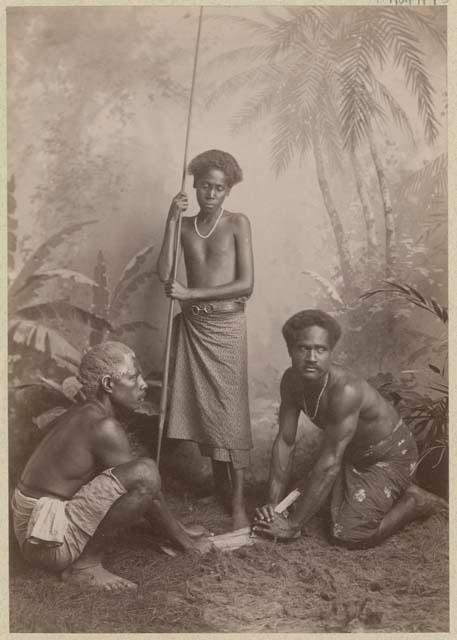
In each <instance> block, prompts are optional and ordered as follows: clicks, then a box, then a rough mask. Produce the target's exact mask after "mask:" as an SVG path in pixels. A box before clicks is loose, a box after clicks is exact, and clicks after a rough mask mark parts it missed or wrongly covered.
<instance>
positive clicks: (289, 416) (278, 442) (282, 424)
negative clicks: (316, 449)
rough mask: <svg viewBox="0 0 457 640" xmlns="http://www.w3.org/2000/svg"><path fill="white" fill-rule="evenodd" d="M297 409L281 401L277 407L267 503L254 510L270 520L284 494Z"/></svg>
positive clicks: (296, 422) (289, 472)
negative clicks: (277, 423) (275, 434)
mask: <svg viewBox="0 0 457 640" xmlns="http://www.w3.org/2000/svg"><path fill="white" fill-rule="evenodd" d="M298 416H299V411H298V409H297V408H296V407H294V406H291V405H290V404H287V403H286V402H284V401H283V402H281V406H280V408H279V431H278V435H277V436H276V439H275V441H274V443H273V449H272V454H271V465H270V480H269V496H268V500H269V501H268V504H266V505H265V506H263V507H260V508H259V509H257V510H256V515H257V517H260V518H264V519H266V520H272V519H273V517H274V508H275V506H276V505H277V504H278V503H279V502H280V501H281V499H282V498H283V497H284V496H285V493H286V489H287V484H288V482H289V479H290V474H291V471H292V464H293V455H294V450H295V438H296V436H297V427H298Z"/></svg>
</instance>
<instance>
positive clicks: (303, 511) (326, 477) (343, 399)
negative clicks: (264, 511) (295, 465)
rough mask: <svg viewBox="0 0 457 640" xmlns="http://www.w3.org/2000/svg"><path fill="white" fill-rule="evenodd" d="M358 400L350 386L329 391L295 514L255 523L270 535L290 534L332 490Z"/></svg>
mask: <svg viewBox="0 0 457 640" xmlns="http://www.w3.org/2000/svg"><path fill="white" fill-rule="evenodd" d="M361 401H362V399H361V391H360V390H359V389H358V388H355V387H353V386H351V385H345V386H344V387H343V388H341V389H340V390H337V391H335V392H333V394H332V398H331V400H330V403H329V409H328V411H329V415H328V422H327V425H326V427H325V434H324V440H323V443H322V446H321V449H320V452H319V457H318V459H317V461H316V463H315V465H314V467H313V469H312V471H311V474H310V476H309V479H308V484H307V487H306V490H305V491H304V493H303V495H302V496H301V497H300V498H299V499H298V500H297V503H296V505H297V506H296V510H295V513H294V514H293V516H291V517H290V518H288V519H287V520H285V519H284V518H282V517H281V516H276V517H275V519H274V520H273V522H262V521H260V522H257V523H256V526H258V527H259V528H260V529H261V530H263V531H264V532H265V533H267V534H269V535H272V536H278V537H279V538H281V537H283V538H287V537H293V536H294V535H296V534H297V532H298V531H299V530H300V529H301V528H302V527H303V525H305V524H306V523H307V522H308V521H309V520H310V519H311V518H312V517H313V516H314V515H315V514H316V513H317V511H318V510H319V509H320V507H321V506H322V505H323V504H324V502H325V500H326V499H327V497H328V495H329V493H330V491H331V489H332V486H333V484H334V482H335V479H336V477H337V475H338V473H339V471H340V469H341V466H342V463H343V455H344V452H345V450H346V447H347V446H348V444H349V443H350V441H351V440H352V438H353V437H354V434H355V432H356V429H357V423H358V417H359V411H360V406H361Z"/></svg>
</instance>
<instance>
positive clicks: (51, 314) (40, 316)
mask: <svg viewBox="0 0 457 640" xmlns="http://www.w3.org/2000/svg"><path fill="white" fill-rule="evenodd" d="M16 315H17V316H19V317H20V318H25V319H27V320H35V321H37V320H48V321H52V320H60V319H66V320H72V319H76V320H78V321H79V322H82V324H84V325H86V326H88V327H91V328H92V329H105V330H107V331H111V330H112V329H113V327H112V325H111V324H110V322H108V320H105V318H101V317H100V316H97V315H96V314H95V313H92V312H91V311H87V310H86V309H82V308H81V307H77V306H76V305H74V304H71V303H69V302H67V301H66V300H54V301H53V302H41V303H37V304H32V305H29V306H27V307H21V308H19V309H17V310H16Z"/></svg>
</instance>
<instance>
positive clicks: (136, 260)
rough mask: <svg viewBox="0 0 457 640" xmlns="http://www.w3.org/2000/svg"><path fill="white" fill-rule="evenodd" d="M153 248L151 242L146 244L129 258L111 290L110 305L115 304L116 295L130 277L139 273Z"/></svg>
mask: <svg viewBox="0 0 457 640" xmlns="http://www.w3.org/2000/svg"><path fill="white" fill-rule="evenodd" d="M153 250H154V245H153V244H150V245H147V246H146V247H144V248H143V249H141V251H138V253H136V254H135V255H134V256H133V258H131V260H129V262H128V264H127V266H126V267H125V269H124V271H123V272H122V274H121V277H120V278H119V282H118V283H117V285H116V287H115V289H114V291H113V295H112V298H111V305H114V304H115V302H116V299H117V296H118V295H119V293H120V291H121V290H122V288H123V287H124V286H125V285H126V283H127V281H128V280H129V279H130V278H133V276H136V274H137V273H139V271H140V270H141V269H142V268H143V266H144V264H145V262H146V261H147V259H148V256H149V255H150V254H151V253H152V251H153Z"/></svg>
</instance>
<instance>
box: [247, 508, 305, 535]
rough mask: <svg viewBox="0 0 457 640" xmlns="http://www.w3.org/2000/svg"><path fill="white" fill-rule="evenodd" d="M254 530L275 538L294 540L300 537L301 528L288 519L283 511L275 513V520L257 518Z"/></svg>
mask: <svg viewBox="0 0 457 640" xmlns="http://www.w3.org/2000/svg"><path fill="white" fill-rule="evenodd" d="M252 530H253V531H254V532H255V533H258V534H260V535H264V536H267V537H268V538H274V539H275V540H276V539H277V540H292V539H293V538H298V537H300V528H299V526H298V525H296V524H294V523H292V522H291V521H290V519H286V518H285V517H284V516H283V515H282V514H281V513H275V514H274V516H273V520H270V521H266V520H264V519H256V520H255V521H254V526H253V527H252Z"/></svg>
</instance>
